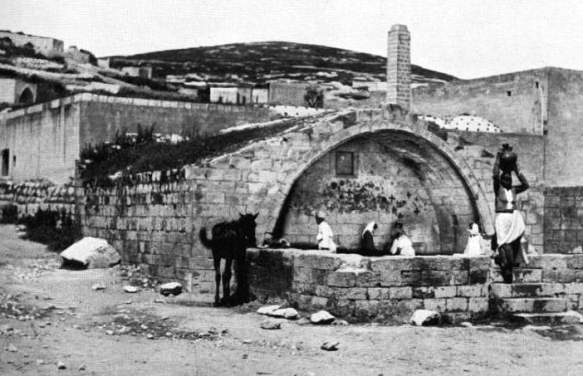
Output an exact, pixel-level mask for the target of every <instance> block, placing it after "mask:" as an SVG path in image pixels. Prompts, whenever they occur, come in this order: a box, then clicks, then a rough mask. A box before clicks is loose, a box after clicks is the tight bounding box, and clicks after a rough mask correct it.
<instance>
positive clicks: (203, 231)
mask: <svg viewBox="0 0 583 376" xmlns="http://www.w3.org/2000/svg"><path fill="white" fill-rule="evenodd" d="M198 237H199V238H200V242H201V243H202V245H204V246H205V247H207V248H212V247H213V242H212V240H210V239H209V238H207V237H206V229H205V228H204V227H203V228H201V229H200V231H199V232H198Z"/></svg>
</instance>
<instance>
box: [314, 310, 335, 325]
mask: <svg viewBox="0 0 583 376" xmlns="http://www.w3.org/2000/svg"><path fill="white" fill-rule="evenodd" d="M334 319H335V317H334V316H332V315H331V314H330V313H328V312H327V311H318V312H316V313H313V314H312V315H311V316H310V322H311V323H312V324H316V325H327V324H330V323H331V322H332V321H334Z"/></svg>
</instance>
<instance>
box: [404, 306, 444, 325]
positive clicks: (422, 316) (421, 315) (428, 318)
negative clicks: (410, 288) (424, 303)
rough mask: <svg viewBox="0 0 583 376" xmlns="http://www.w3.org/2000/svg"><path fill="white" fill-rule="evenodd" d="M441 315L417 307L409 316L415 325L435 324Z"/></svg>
mask: <svg viewBox="0 0 583 376" xmlns="http://www.w3.org/2000/svg"><path fill="white" fill-rule="evenodd" d="M440 318H441V315H440V314H439V312H435V311H430V310H428V309H418V310H416V311H415V312H413V316H411V323H412V324H414V325H417V326H427V325H437V324H439V320H440Z"/></svg>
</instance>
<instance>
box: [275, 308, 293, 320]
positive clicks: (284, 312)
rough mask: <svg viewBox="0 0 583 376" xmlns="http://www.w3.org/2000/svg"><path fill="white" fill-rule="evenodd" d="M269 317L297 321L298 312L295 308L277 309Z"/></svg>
mask: <svg viewBox="0 0 583 376" xmlns="http://www.w3.org/2000/svg"><path fill="white" fill-rule="evenodd" d="M268 315H269V316H273V317H283V318H286V319H288V320H295V319H297V318H298V316H299V315H298V311H296V310H295V309H293V308H281V309H277V310H275V311H273V312H271V313H268Z"/></svg>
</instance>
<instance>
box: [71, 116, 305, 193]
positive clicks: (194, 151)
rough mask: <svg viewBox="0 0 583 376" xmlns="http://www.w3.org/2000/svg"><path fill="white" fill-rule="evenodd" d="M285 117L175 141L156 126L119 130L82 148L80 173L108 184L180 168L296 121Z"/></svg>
mask: <svg viewBox="0 0 583 376" xmlns="http://www.w3.org/2000/svg"><path fill="white" fill-rule="evenodd" d="M297 122H298V121H297V120H295V119H285V120H281V121H280V122H278V123H277V124H273V125H271V126H268V127H254V128H247V129H242V130H238V131H232V132H229V133H227V134H218V135H212V136H203V135H189V136H184V137H183V138H182V140H181V141H179V142H175V143H171V142H169V141H168V140H165V139H164V138H163V137H158V136H157V135H156V134H155V133H154V131H155V129H154V127H153V126H152V127H141V126H138V133H137V134H130V133H128V132H126V131H122V132H118V133H117V134H116V136H115V139H114V141H113V142H111V143H102V144H99V145H87V146H85V147H84V148H83V150H82V151H81V161H82V163H81V164H80V166H79V167H80V176H81V179H82V180H83V182H84V183H86V184H87V183H94V184H97V185H108V184H111V183H112V182H113V181H114V180H116V179H118V178H120V177H122V176H127V175H131V174H133V173H137V172H144V171H161V170H171V169H175V168H180V167H182V166H184V165H186V164H191V163H195V162H197V161H200V160H202V159H204V158H209V157H213V156H217V155H221V154H225V153H229V152H231V151H235V150H237V149H238V148H240V147H242V146H243V145H245V144H246V143H248V142H249V141H252V140H259V139H264V138H267V137H271V136H274V135H276V134H278V133H280V132H283V131H285V130H287V129H289V128H291V127H293V126H295V125H297Z"/></svg>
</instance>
